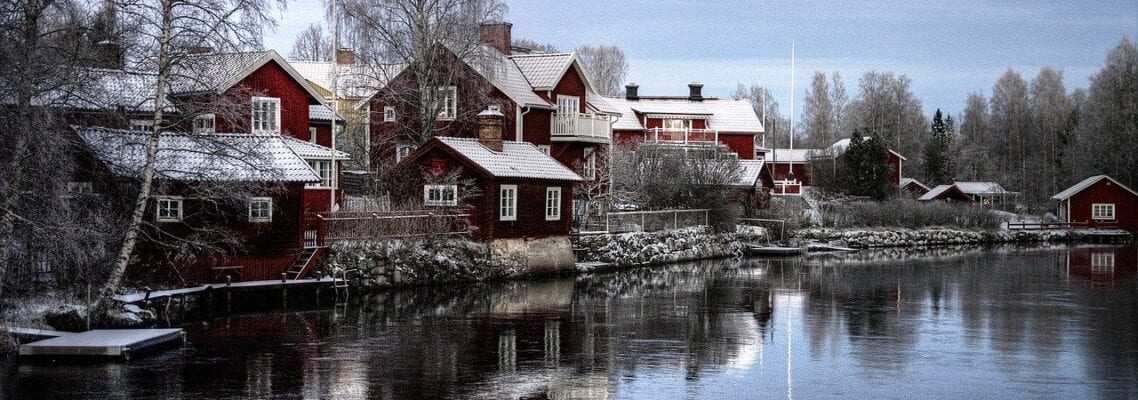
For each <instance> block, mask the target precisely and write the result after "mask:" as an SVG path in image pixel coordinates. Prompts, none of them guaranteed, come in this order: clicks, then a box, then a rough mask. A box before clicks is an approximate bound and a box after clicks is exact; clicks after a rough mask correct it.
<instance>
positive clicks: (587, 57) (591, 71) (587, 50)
mask: <svg viewBox="0 0 1138 400" xmlns="http://www.w3.org/2000/svg"><path fill="white" fill-rule="evenodd" d="M577 59H579V60H581V64H582V67H583V68H584V69H585V73H586V74H588V75H589V80H590V81H592V82H593V87H594V88H595V89H596V90H597V93H598V94H600V95H602V96H619V95H621V93H623V92H622V90H623V89H624V87H623V86H622V85H623V84H624V78H625V76H626V75H628V61H625V59H624V51H623V50H621V49H620V47H617V46H614V45H606V44H602V45H600V46H597V47H593V46H581V47H578V48H577Z"/></svg>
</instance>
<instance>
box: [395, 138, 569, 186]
mask: <svg viewBox="0 0 1138 400" xmlns="http://www.w3.org/2000/svg"><path fill="white" fill-rule="evenodd" d="M432 142H437V143H438V144H439V145H441V146H444V147H446V148H448V149H450V150H451V151H453V152H455V153H457V154H458V155H459V156H461V157H462V158H464V159H466V160H468V161H470V162H471V163H473V164H474V165H473V167H475V168H477V169H479V170H481V171H482V172H483V173H485V174H487V175H489V176H490V177H493V178H525V179H542V180H553V181H571V182H579V181H581V180H582V179H581V177H580V176H579V175H577V173H575V172H573V171H572V170H570V169H569V168H566V167H565V166H564V165H562V164H561V163H560V162H558V161H557V160H555V159H554V158H553V157H550V156H549V155H548V154H545V153H544V152H542V151H541V150H540V149H538V148H537V146H534V145H533V144H532V143H528V142H515V141H503V142H502V151H501V152H497V151H493V150H490V149H488V148H486V146H483V145H482V143H479V142H478V139H470V138H455V137H445V136H436V137H435V138H434V139H432V140H431V142H427V144H426V145H424V146H423V148H422V149H420V151H416V153H421V150H423V149H426V148H428V147H430V146H431V143H432ZM414 156H415V154H412V157H414Z"/></svg>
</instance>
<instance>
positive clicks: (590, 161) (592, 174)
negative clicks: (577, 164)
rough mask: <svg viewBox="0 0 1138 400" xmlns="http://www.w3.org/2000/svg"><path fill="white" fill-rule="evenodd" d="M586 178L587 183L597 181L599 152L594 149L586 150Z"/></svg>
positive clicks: (588, 148)
mask: <svg viewBox="0 0 1138 400" xmlns="http://www.w3.org/2000/svg"><path fill="white" fill-rule="evenodd" d="M583 172H584V175H585V176H584V178H585V180H587V181H591V180H594V179H597V151H596V149H595V148H593V147H587V148H585V165H584V171H583Z"/></svg>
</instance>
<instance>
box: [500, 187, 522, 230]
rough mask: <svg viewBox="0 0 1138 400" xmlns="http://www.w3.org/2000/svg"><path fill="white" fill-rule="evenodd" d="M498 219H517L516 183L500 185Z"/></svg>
mask: <svg viewBox="0 0 1138 400" xmlns="http://www.w3.org/2000/svg"><path fill="white" fill-rule="evenodd" d="M498 220H499V221H517V220H518V185H502V186H501V188H500V189H499V190H498Z"/></svg>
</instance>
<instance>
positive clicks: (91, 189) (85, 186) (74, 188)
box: [67, 181, 95, 194]
mask: <svg viewBox="0 0 1138 400" xmlns="http://www.w3.org/2000/svg"><path fill="white" fill-rule="evenodd" d="M67 193H73V194H82V193H95V186H94V185H93V184H91V182H75V181H72V182H67Z"/></svg>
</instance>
